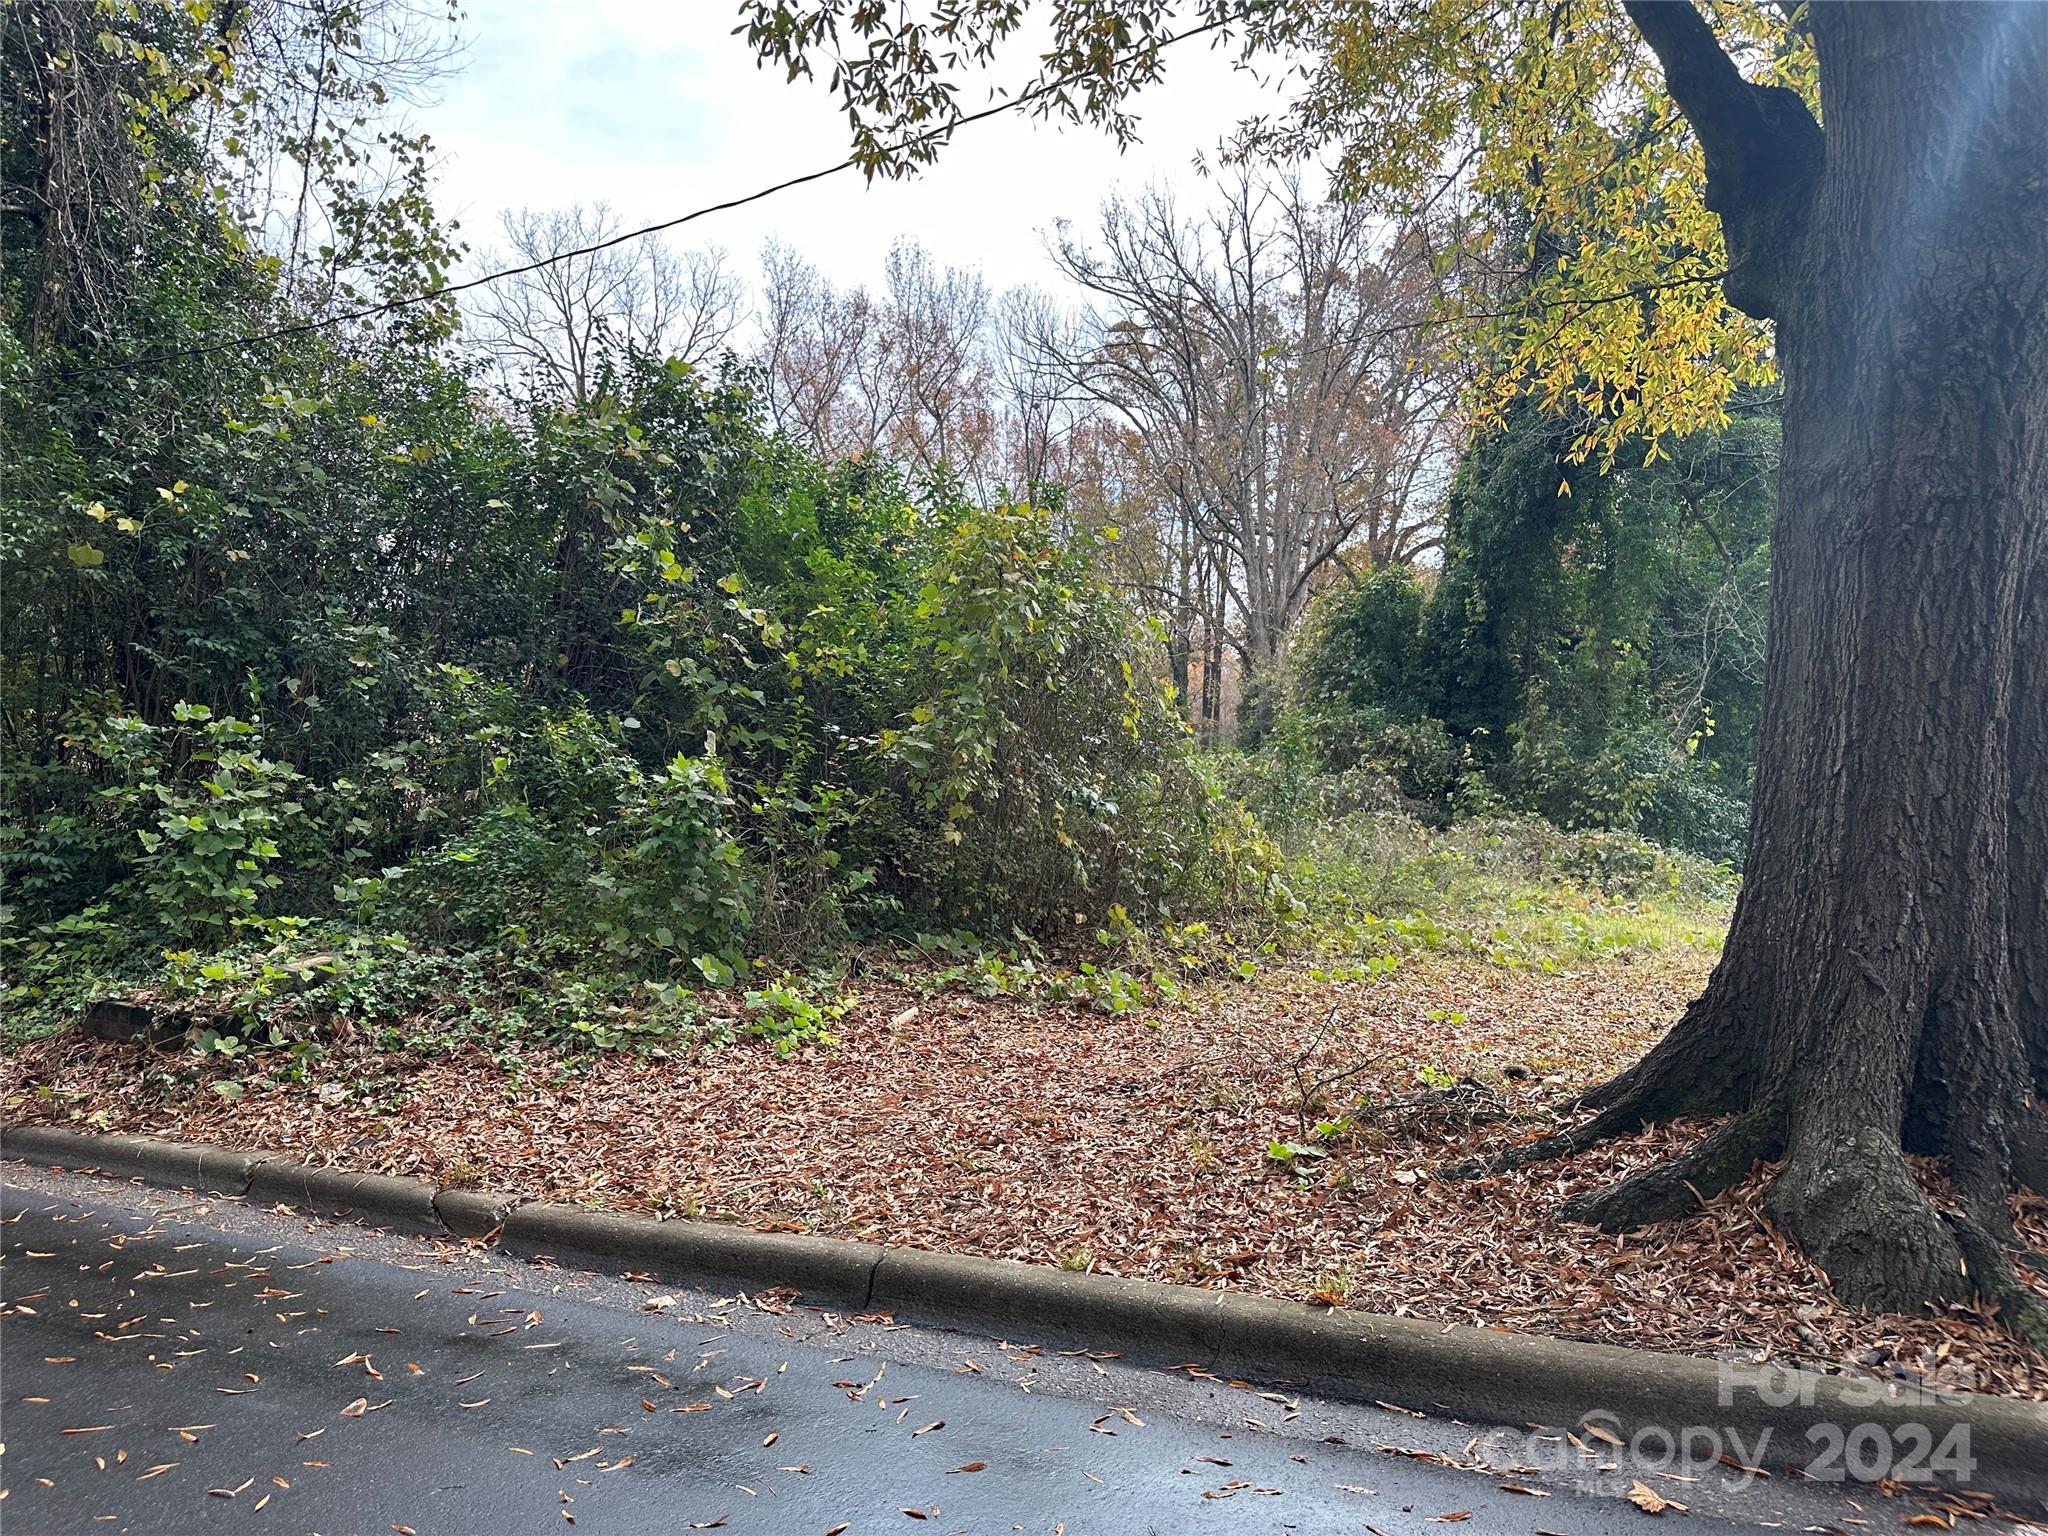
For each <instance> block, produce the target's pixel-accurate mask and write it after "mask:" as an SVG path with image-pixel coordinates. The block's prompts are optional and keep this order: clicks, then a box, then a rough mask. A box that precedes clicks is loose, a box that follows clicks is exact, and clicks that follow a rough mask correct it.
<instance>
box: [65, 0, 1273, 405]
mask: <svg viewBox="0 0 2048 1536" xmlns="http://www.w3.org/2000/svg"><path fill="white" fill-rule="evenodd" d="M1233 19H1235V18H1232V17H1227V16H1226V17H1219V18H1217V19H1215V20H1213V21H1205V22H1203V23H1202V24H1201V25H1199V26H1194V27H1189V28H1188V29H1187V30H1186V31H1185V32H1176V33H1173V34H1172V35H1171V36H1168V37H1163V38H1161V39H1160V40H1159V41H1158V42H1156V43H1154V44H1153V45H1152V48H1151V52H1152V53H1153V54H1155V55H1156V54H1158V53H1159V52H1161V51H1162V50H1164V49H1167V48H1171V47H1172V46H1173V45H1174V44H1175V43H1180V42H1185V41H1187V39H1189V38H1191V37H1200V36H1201V35H1202V34H1203V33H1206V32H1214V31H1217V30H1218V29H1219V28H1222V27H1226V26H1228V25H1230V23H1231V21H1232V20H1233ZM1091 73H1093V71H1088V70H1076V71H1073V72H1072V73H1070V74H1065V75H1062V76H1060V77H1059V78H1058V79H1056V80H1047V81H1045V82H1044V83H1042V84H1040V85H1036V86H1033V87H1032V88H1031V89H1029V90H1027V91H1025V92H1024V93H1023V94H1022V95H1019V96H1015V97H1012V98H1011V99H1010V100H1008V101H1000V102H996V103H994V104H993V105H991V106H987V107H983V108H982V109H981V110H980V111H978V112H969V113H967V114H965V115H964V116H961V117H956V118H953V119H951V120H950V121H948V122H946V123H945V124H943V125H942V126H940V127H937V128H930V129H927V130H925V131H924V132H923V133H919V134H913V135H911V136H910V137H909V138H907V139H903V140H900V141H899V142H897V143H895V144H892V145H890V146H889V149H888V153H889V154H891V155H897V154H901V153H903V152H904V151H906V150H910V149H915V148H916V147H917V146H919V145H921V144H926V143H929V142H931V141H932V140H935V139H940V138H944V137H946V136H947V135H949V134H951V133H953V132H954V131H955V130H957V129H960V128H965V127H968V126H970V125H972V124H974V123H979V122H984V121H986V120H987V119H989V118H991V117H999V116H1001V115H1002V114H1003V113H1005V112H1014V111H1016V110H1017V109H1018V108H1020V107H1025V106H1029V105H1030V104H1031V103H1032V102H1034V101H1038V100H1041V99H1043V98H1044V97H1047V96H1050V95H1052V94H1053V93H1054V92H1055V91H1058V90H1060V89H1061V88H1062V87H1064V86H1067V85H1069V84H1071V83H1072V82H1074V81H1075V80H1078V79H1081V78H1082V77H1083V76H1084V75H1086V74H1091ZM859 164H860V161H859V159H858V158H857V157H855V156H853V155H848V156H847V157H846V158H845V159H844V160H841V161H840V162H839V163H838V164H837V165H828V166H825V167H824V168H822V169H820V170H815V171H806V172H804V174H802V175H801V176H792V177H790V178H789V179H788V180H787V181H778V182H776V183H775V184H774V185H773V186H768V187H762V188H761V189H760V190H759V191H755V192H749V193H747V194H746V195H745V196H744V197H732V198H727V199H726V200H725V201H724V202H722V203H710V204H707V205H706V206H704V207H702V208H693V209H691V210H690V211H689V212H688V213H685V214H679V215H677V216H676V217H675V218H673V219H664V220H662V221H661V222H660V223H659V224H647V225H643V226H642V227H641V228H639V229H629V230H627V231H626V232H625V233H624V234H619V235H613V236H612V237H611V238H610V239H608V240H600V241H598V242H596V243H595V244H594V245H585V246H578V247H577V248H576V249H575V250H570V251H557V252H556V253H555V254H554V255H552V256H545V257H542V258H541V259H540V260H539V261H530V262H528V263H526V264H525V265H524V266H519V267H506V268H505V269H504V270H502V271H499V272H486V273H485V274H484V275H483V276H481V277H471V278H465V279H463V280H462V281H461V282H459V283H443V284H441V285H440V286H439V287H436V288H427V289H423V290H422V291H420V292H418V293H410V294H405V295H403V296H401V297H399V298H395V299H386V300H384V301H383V302H382V303H378V304H366V305H364V306H363V307H361V308H360V309H351V310H344V311H342V312H341V313H339V314H332V315H322V316H319V317H318V318H316V319H311V320H299V321H294V322H293V323H292V324H290V325H281V326H278V327H276V328H275V329H274V330H268V331H257V332H255V333H254V334H252V335H248V336H237V337H234V338H232V339H230V340H227V341H216V342H210V343H208V344H207V345H205V346H203V347H183V348H180V349H178V350H177V351H173V352H153V353H145V354H142V355H140V356H136V357H127V358H121V359H119V360H117V361H115V362H110V363H95V364H93V365H92V366H91V367H87V368H60V369H58V370H56V376H57V377H58V378H65V379H76V378H85V377H87V376H89V375H91V374H96V373H112V372H116V371H119V370H122V369H128V368H146V367H152V366H155V365H156V364H159V363H174V362H180V361H183V360H184V359H186V358H194V357H211V356H214V355H216V354H218V353H221V352H232V351H235V350H236V349H238V348H241V347H253V346H256V345H259V344H260V343H262V342H266V341H283V340H286V339H288V338H290V337H293V336H305V335H310V334H311V333H313V332H314V331H321V330H325V329H327V328H328V327H329V326H335V325H348V324H350V323H351V322H353V321H357V320H368V319H371V318H373V317H375V316H377V315H385V314H392V313H394V312H396V311H398V310H401V309H411V308H412V307H414V306H415V305H419V304H428V303H432V302H433V301H434V300H436V299H445V298H447V297H449V296H450V295H451V294H457V293H465V292H467V291H468V290H470V289H472V288H482V287H485V286H487V285H488V284H491V283H496V282H502V281H504V280H505V279H506V278H508V277H524V276H525V275H526V274H527V273H529V272H539V271H541V270H542V269H543V268H546V267H552V266H554V265H556V264H557V263H558V262H564V261H573V260H575V259H576V258H577V257H578V256H591V255H595V254H596V253H597V252H599V251H605V250H610V249H611V248H612V247H613V246H615V245H624V244H625V243H626V242H627V241H628V240H639V239H642V238H643V237H645V236H647V235H658V234H661V233H663V232H664V231H666V230H671V229H675V228H677V227H679V226H680V225H684V224H688V223H691V222H693V221H694V220H697V219H701V218H705V217H707V216H708V215H710V214H714V213H726V212H729V211H730V210H732V209H734V208H744V207H746V206H747V204H749V203H758V202H761V201H762V200H763V199H765V198H770V197H774V196H775V195H777V194H778V193H782V192H787V191H790V190H791V189H793V188H796V187H801V186H807V185H809V184H810V183H811V182H814V181H823V180H824V179H825V178H826V177H828V176H837V175H838V174H839V173H840V172H841V171H850V170H853V169H855V168H856V167H858V166H859Z"/></svg>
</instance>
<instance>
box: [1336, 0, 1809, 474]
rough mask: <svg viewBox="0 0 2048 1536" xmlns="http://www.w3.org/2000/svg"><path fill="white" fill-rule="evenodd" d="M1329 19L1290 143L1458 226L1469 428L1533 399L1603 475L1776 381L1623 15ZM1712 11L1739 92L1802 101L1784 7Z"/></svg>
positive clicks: (1368, 189)
mask: <svg viewBox="0 0 2048 1536" xmlns="http://www.w3.org/2000/svg"><path fill="white" fill-rule="evenodd" d="M1333 9H1337V10H1339V11H1341V12H1342V14H1340V15H1338V16H1335V17H1333V18H1332V19H1330V20H1329V21H1328V22H1327V23H1325V24H1324V25H1323V26H1322V27H1321V28H1320V30H1319V31H1318V32H1317V34H1316V36H1315V39H1314V41H1315V42H1316V43H1317V44H1319V45H1320V47H1321V49H1322V51H1323V54H1324V58H1325V63H1324V64H1323V65H1322V67H1321V68H1320V69H1319V70H1318V71H1317V72H1316V74H1315V76H1314V77H1313V80H1312V83H1311V86H1310V90H1309V92H1308V96H1307V100H1306V102H1305V104H1304V105H1303V106H1302V108H1301V109H1300V112H1299V114H1298V120H1297V124H1296V127H1297V130H1298V132H1299V133H1300V135H1301V137H1303V138H1304V139H1309V140H1321V141H1325V142H1329V141H1334V142H1338V143H1341V144H1342V145H1343V148H1344V153H1343V158H1342V162H1341V168H1340V180H1341V181H1342V183H1343V184H1344V185H1345V187H1346V188H1347V189H1348V190H1350V191H1352V192H1354V193H1366V194H1375V193H1376V194H1380V195H1382V196H1386V195H1392V196H1394V197H1397V198H1399V199H1400V200H1401V201H1404V202H1414V203H1417V204H1422V203H1425V202H1426V203H1427V204H1428V205H1429V206H1431V207H1432V208H1434V209H1436V210H1438V211H1439V212H1440V213H1442V212H1447V211H1450V210H1456V211H1457V213H1458V214H1459V215H1462V216H1463V217H1462V218H1461V219H1460V221H1459V222H1458V223H1457V224H1456V225H1455V227H1453V228H1451V229H1449V230H1447V231H1446V233H1447V234H1448V235H1449V236H1450V238H1451V239H1452V240H1454V241H1455V242H1456V243H1457V245H1458V247H1459V249H1458V255H1459V256H1460V257H1461V258H1462V265H1463V266H1464V268H1465V269H1466V270H1468V271H1472V272H1478V273H1483V274H1485V278H1484V280H1482V281H1480V282H1477V283H1461V284H1454V285H1452V286H1451V287H1450V289H1449V292H1448V297H1447V298H1446V299H1445V300H1444V301H1443V304H1442V308H1441V314H1440V318H1441V319H1442V321H1443V322H1444V333H1443V334H1444V336H1445V338H1446V342H1447V345H1448V347H1449V348H1450V350H1451V351H1453V352H1454V353H1456V354H1459V355H1460V357H1461V358H1462V360H1463V361H1464V362H1465V363H1466V364H1467V365H1468V367H1469V370H1470V373H1471V376H1472V377H1473V380H1474V383H1473V387H1472V389H1471V391H1470V393H1469V395H1468V397H1467V406H1468V408H1469V409H1470V411H1471V413H1472V414H1473V416H1474V417H1475V418H1476V419H1477V421H1478V424H1479V425H1481V426H1482V427H1483V426H1486V425H1489V424H1492V423H1494V422H1497V421H1498V420H1499V419H1500V417H1501V414H1502V413H1503V411H1504V410H1505V409H1506V407H1507V406H1508V404H1509V403H1511V402H1512V401H1514V400H1516V399H1518V398H1522V397H1524V396H1526V397H1529V398H1533V399H1535V400H1537V401H1538V402H1540V403H1541V404H1542V405H1543V406H1544V407H1545V408H1546V409H1548V410H1551V411H1555V412H1558V413H1560V414H1564V415H1567V416H1570V417H1572V418H1574V419H1576V420H1578V421H1579V422H1580V423H1581V425H1582V431H1581V436H1580V438H1579V441H1578V443H1577V444H1576V446H1575V453H1574V456H1575V458H1577V459H1578V460H1579V461H1581V462H1583V461H1585V460H1587V459H1589V458H1592V457H1593V456H1595V455H1598V456H1599V458H1600V461H1601V462H1602V464H1603V465H1604V464H1606V463H1608V462H1610V461H1611V460H1612V457H1613V455H1614V453H1615V451H1616V450H1617V449H1618V448H1619V447H1620V445H1621V444H1622V443H1623V442H1626V441H1629V440H1631V439H1634V438H1643V439H1649V440H1652V441H1654V440H1655V439H1657V438H1658V437H1660V436H1664V435H1683V434H1685V433H1688V432H1693V431H1698V430H1701V429H1704V428H1710V427H1714V426H1718V425H1719V424H1721V422H1722V421H1724V420H1725V418H1726V407H1727V404H1728V401H1729V399H1730V397H1731V396H1732V395H1733V394H1734V392H1735V391H1736V390H1738V389H1740V388H1743V387H1745V386H1749V385H1755V384H1759V383H1763V382H1766V381H1768V380H1769V379H1770V378H1771V377H1772V375H1773V371H1774V370H1773V365H1772V356H1771V343H1770V333H1769V330H1768V328H1767V327H1766V326H1765V325H1763V324H1761V323H1760V322H1758V321H1756V320H1753V319H1751V318H1750V317H1748V316H1746V315H1743V314H1741V313H1740V312H1739V311H1737V310H1735V309H1734V308H1733V307H1732V306H1730V305H1729V304H1728V303H1727V301H1726V299H1725V298H1724V297H1723V295H1722V293H1721V290H1720V277H1721V274H1722V270H1723V269H1724V267H1725V266H1726V264H1727V258H1726V254H1725V250H1724V248H1723V243H1722V237H1721V227H1720V220H1719V218H1718V217H1717V216H1716V215H1715V214H1714V213H1713V211H1712V210H1711V209H1709V208H1708V207H1707V206H1706V201H1705V188H1706V177H1705V165H1704V161H1703V157H1702V155H1701V152H1700V148H1699V144H1698V142H1697V140H1695V139H1694V138H1693V136H1692V135H1691V133H1690V131H1689V130H1688V129H1687V127H1686V125H1685V122H1684V120H1683V118H1682V116H1681V115H1680V114H1679V113H1678V112H1677V110H1676V108H1675V106H1674V105H1673V103H1672V101H1671V99H1670V97H1669V95H1668V93H1667V92H1666V91H1665V88H1664V81H1663V75H1662V71H1661V69H1660V68H1659V66H1658V64H1657V62H1656V59H1655V57H1654V55H1652V54H1651V52H1650V50H1649V49H1648V48H1647V47H1646V46H1645V45H1644V43H1643V41H1642V39H1641V38H1640V36H1639V35H1638V34H1637V32H1636V30H1635V28H1634V25H1633V24H1632V23H1631V22H1630V21H1629V20H1628V19H1627V17H1626V15H1625V14H1624V13H1623V12H1622V11H1621V9H1620V8H1619V7H1615V6H1604V5H1594V4H1589V3H1585V0H1565V3H1564V4H1561V5H1556V6H1548V5H1546V6H1539V7H1505V8H1501V9H1500V10H1498V11H1496V12H1493V13H1484V12H1482V13H1478V14H1475V13H1474V12H1473V10H1472V8H1471V7H1470V6H1469V5H1467V4H1465V3H1464V0H1418V3H1416V4H1414V5H1410V6H1405V7H1398V8H1385V7H1370V8H1367V7H1357V8H1352V7H1340V8H1333ZM1710 15H1711V19H1712V21H1713V23H1714V25H1715V26H1716V29H1717V31H1718V33H1719V35H1720V37H1721V39H1722V41H1723V43H1724V45H1725V46H1727V47H1728V48H1729V50H1730V52H1731V54H1732V55H1733V56H1734V57H1735V59H1736V62H1737V64H1738V66H1739V67H1741V68H1742V69H1743V71H1744V72H1745V74H1747V75H1748V76H1749V78H1751V79H1754V80H1759V81H1764V82H1768V83H1772V84H1781V85H1788V86H1790V87H1792V88H1793V89H1795V90H1799V91H1801V92H1802V93H1803V94H1804V95H1806V97H1807V99H1808V100H1809V102H1812V101H1813V100H1814V99H1815V85H1814V82H1815V70H1814V64H1813V52H1812V49H1811V47H1810V46H1809V45H1808V44H1806V42H1805V41H1804V40H1803V39H1802V38H1800V37H1798V36H1797V35H1794V34H1792V33H1790V32H1789V30H1788V28H1787V26H1786V23H1785V19H1784V17H1783V16H1782V15H1780V14H1778V13H1777V12H1776V11H1775V10H1774V9H1773V8H1770V7H1761V6H1748V5H1743V6H1736V5H1717V6H1715V7H1713V9H1712V11H1711V13H1710ZM1446 166H1453V167H1455V168H1456V169H1455V172H1454V173H1453V180H1454V184H1453V186H1452V187H1451V188H1450V189H1449V195H1448V196H1446V195H1445V191H1446V189H1445V188H1444V186H1443V179H1444V175H1445V169H1444V168H1445V167H1446ZM1510 230H1512V231H1513V232H1514V233H1513V234H1512V235H1510V234H1509V233H1508V231H1510ZM1453 265H1454V267H1455V266H1456V265H1458V263H1453ZM1502 279H1505V281H1502Z"/></svg>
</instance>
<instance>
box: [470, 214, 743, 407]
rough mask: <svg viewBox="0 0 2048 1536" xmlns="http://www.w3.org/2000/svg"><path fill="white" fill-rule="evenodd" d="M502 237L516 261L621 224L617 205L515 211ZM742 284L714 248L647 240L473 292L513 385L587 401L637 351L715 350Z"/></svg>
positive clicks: (490, 344)
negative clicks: (672, 246)
mask: <svg viewBox="0 0 2048 1536" xmlns="http://www.w3.org/2000/svg"><path fill="white" fill-rule="evenodd" d="M504 227H505V240H506V243H507V245H508V246H509V247H510V250H511V257H512V259H513V260H515V261H517V262H518V263H519V264H520V265H527V264H530V263H535V262H546V261H550V258H552V257H556V256H560V255H561V254H562V253H563V252H565V251H583V249H584V248H585V247H587V246H593V245H600V244H602V243H603V242H605V241H608V240H611V239H613V238H614V237H615V236H617V235H618V234H619V233H620V229H619V220H618V217H617V215H615V214H614V213H613V212H612V210H611V208H610V207H608V206H607V205H606V204H604V203H598V204H596V205H594V206H592V207H589V208H586V207H584V206H583V205H582V204H580V203H578V204H573V205H571V206H570V207H567V208H557V209H551V210H547V211H538V210H535V209H532V208H521V209H518V210H516V211H512V210H508V211H507V212H506V213H505V215H504ZM745 299H746V295H745V291H744V289H743V288H742V286H741V284H740V281H739V279H738V278H737V277H736V276H735V275H734V274H733V273H732V272H731V270H729V269H728V268H727V266H726V264H725V253H724V252H723V251H720V250H718V249H716V248H715V247H714V248H712V249H710V250H705V251H689V252H686V253H685V254H684V255H682V256H677V255H675V254H674V253H673V252H671V251H670V250H668V249H667V247H665V246H663V245H662V244H661V243H660V242H659V241H657V240H652V239H641V240H633V241H628V242H626V243H624V244H618V245H612V246H609V247H608V248H606V249H603V250H595V251H588V252H587V253H585V254H579V255H573V256H569V257H568V258H567V259H566V260H562V261H553V262H551V263H550V265H547V266H543V267H539V268H538V269H537V270H535V271H531V272H524V273H521V274H520V275H518V276H517V277H512V278H508V279H506V280H505V281H503V282H499V283H494V284H492V285H491V286H489V287H487V288H483V289H479V290H478V297H477V300H476V306H475V307H476V317H477V319H478V321H479V322H480V326H479V329H480V331H481V333H482V337H483V343H484V346H485V348H486V349H487V350H488V351H489V352H490V354H491V355H492V357H493V358H494V360H495V361H496V363H497V366H498V370H499V372H500V374H501V375H503V377H504V378H505V380H506V382H507V383H508V384H510V383H514V382H515V381H520V380H524V381H527V386H528V387H532V386H533V385H536V384H537V385H538V386H539V387H541V388H543V389H545V390H547V391H548V392H550V393H552V394H555V395H558V396H560V397H562V398H564V399H567V400H570V401H572V402H574V403H575V404H577V405H587V404H589V403H590V402H591V401H592V400H593V399H594V398H596V396H597V395H598V394H599V393H600V392H601V391H602V390H603V389H604V388H605V385H606V380H607V376H608V373H609V371H610V370H611V369H612V368H613V367H614V366H615V365H616V363H617V361H618V359H619V358H620V357H621V356H622V355H623V354H625V353H626V352H630V351H638V352H642V353H645V354H647V355H649V356H651V357H656V358H662V359H666V358H671V357H674V358H680V359H682V360H683V361H684V362H686V363H690V364H692V365H698V364H703V363H707V362H710V361H712V360H713V359H714V358H716V357H717V356H718V354H719V352H720V351H722V350H723V349H724V347H725V346H726V344H727V342H728V341H730V340H731V338H732V335H733V333H734V332H735V331H736V330H738V329H739V324H740V317H741V313H742V311H743V309H744V307H745Z"/></svg>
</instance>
